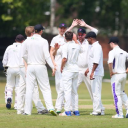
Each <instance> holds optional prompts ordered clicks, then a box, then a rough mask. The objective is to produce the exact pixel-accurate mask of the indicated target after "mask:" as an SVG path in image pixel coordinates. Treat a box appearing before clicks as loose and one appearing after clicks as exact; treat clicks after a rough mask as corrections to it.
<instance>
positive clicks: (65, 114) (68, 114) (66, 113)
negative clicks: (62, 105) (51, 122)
mask: <svg viewBox="0 0 128 128" xmlns="http://www.w3.org/2000/svg"><path fill="white" fill-rule="evenodd" d="M59 116H72V114H71V111H65V112H63V113H60V114H59Z"/></svg>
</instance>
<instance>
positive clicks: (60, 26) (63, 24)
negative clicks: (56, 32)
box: [59, 23, 67, 28]
mask: <svg viewBox="0 0 128 128" xmlns="http://www.w3.org/2000/svg"><path fill="white" fill-rule="evenodd" d="M62 27H64V28H67V25H66V24H65V23H61V24H60V25H59V28H62Z"/></svg>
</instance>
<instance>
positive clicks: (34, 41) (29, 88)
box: [22, 24, 57, 116]
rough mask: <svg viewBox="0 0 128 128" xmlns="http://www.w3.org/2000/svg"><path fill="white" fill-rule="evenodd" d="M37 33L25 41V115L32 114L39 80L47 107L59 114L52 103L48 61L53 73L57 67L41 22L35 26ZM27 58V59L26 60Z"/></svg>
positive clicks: (53, 113) (52, 112)
mask: <svg viewBox="0 0 128 128" xmlns="http://www.w3.org/2000/svg"><path fill="white" fill-rule="evenodd" d="M34 29H35V34H34V35H33V37H32V38H31V39H30V40H29V41H27V40H26V42H25V43H24V47H23V54H22V56H23V59H24V60H25V61H26V62H27V65H28V66H27V74H26V96H25V113H24V115H31V111H32V94H33V90H34V86H35V82H38V84H39V87H40V90H41V92H42V94H43V97H44V101H45V104H46V107H47V109H48V110H49V111H50V113H51V114H52V115H55V116H56V115H57V114H56V112H55V111H54V107H53V104H52V96H51V89H50V84H49V79H48V73H47V68H46V66H45V64H46V62H47V63H48V64H49V66H50V67H51V69H52V70H53V73H55V68H54V65H53V63H52V60H51V57H50V54H49V47H48V41H47V40H46V39H44V38H42V37H41V35H42V33H43V29H44V28H43V27H42V25H41V24H37V25H35V26H34ZM26 58H27V60H26Z"/></svg>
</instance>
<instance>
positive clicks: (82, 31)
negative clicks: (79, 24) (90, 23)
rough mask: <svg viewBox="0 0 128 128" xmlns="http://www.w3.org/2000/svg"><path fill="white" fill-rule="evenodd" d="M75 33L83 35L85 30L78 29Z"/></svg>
mask: <svg viewBox="0 0 128 128" xmlns="http://www.w3.org/2000/svg"><path fill="white" fill-rule="evenodd" d="M77 33H82V34H84V33H86V30H85V28H79V29H78V31H77Z"/></svg>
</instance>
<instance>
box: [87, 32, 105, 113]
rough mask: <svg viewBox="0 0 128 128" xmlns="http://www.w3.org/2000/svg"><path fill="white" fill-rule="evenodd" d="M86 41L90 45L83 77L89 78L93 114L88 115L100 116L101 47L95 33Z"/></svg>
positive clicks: (102, 109) (101, 107) (102, 70)
mask: <svg viewBox="0 0 128 128" xmlns="http://www.w3.org/2000/svg"><path fill="white" fill-rule="evenodd" d="M86 39H87V41H88V42H89V44H91V48H90V50H89V56H88V67H89V68H88V69H87V70H86V72H85V75H86V76H87V75H88V76H89V77H90V80H91V88H92V94H93V112H92V113H90V115H101V113H102V111H104V107H103V106H102V102H101V90H102V78H103V76H104V68H103V52H102V47H101V45H100V44H99V42H98V41H97V40H96V34H95V32H89V33H88V34H87V35H86ZM103 115H104V114H103Z"/></svg>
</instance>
